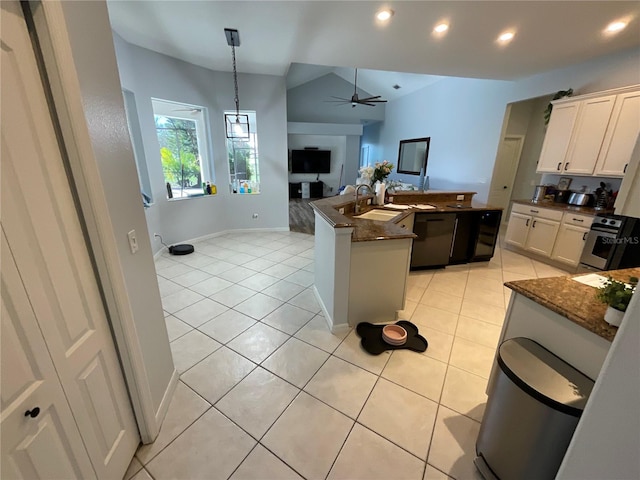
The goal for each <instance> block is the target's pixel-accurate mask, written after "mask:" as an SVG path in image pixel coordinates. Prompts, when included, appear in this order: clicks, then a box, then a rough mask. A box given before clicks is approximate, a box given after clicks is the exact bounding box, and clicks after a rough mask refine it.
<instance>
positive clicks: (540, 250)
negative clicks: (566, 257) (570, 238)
mask: <svg viewBox="0 0 640 480" xmlns="http://www.w3.org/2000/svg"><path fill="white" fill-rule="evenodd" d="M559 228H560V222H554V221H553V220H547V219H546V218H536V217H534V218H533V219H532V220H531V227H530V228H529V235H528V236H527V243H526V245H525V248H526V249H527V250H530V251H532V252H535V253H537V254H539V255H543V256H545V257H550V256H551V251H552V250H553V245H554V244H555V242H556V236H557V235H558V229H559Z"/></svg>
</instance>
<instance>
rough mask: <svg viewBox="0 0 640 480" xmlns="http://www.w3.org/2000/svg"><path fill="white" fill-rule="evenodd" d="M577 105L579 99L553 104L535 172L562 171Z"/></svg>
mask: <svg viewBox="0 0 640 480" xmlns="http://www.w3.org/2000/svg"><path fill="white" fill-rule="evenodd" d="M579 107H580V102H579V101H578V102H571V103H562V104H560V105H554V106H553V110H552V111H551V119H550V120H549V125H547V133H546V134H545V136H544V142H543V143H542V151H541V152H540V160H539V161H538V166H537V168H536V172H540V173H545V172H551V173H553V172H557V173H560V172H561V171H562V168H563V166H564V162H565V157H566V155H567V152H568V150H569V141H570V140H571V133H572V132H573V126H574V124H575V123H576V118H577V117H578V110H579Z"/></svg>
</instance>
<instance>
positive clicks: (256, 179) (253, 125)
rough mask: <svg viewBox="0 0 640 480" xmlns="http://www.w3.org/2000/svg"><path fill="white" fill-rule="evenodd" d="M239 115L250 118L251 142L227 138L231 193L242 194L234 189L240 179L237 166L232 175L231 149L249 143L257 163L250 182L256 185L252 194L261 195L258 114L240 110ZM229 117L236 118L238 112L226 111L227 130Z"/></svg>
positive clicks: (253, 111) (224, 115)
mask: <svg viewBox="0 0 640 480" xmlns="http://www.w3.org/2000/svg"><path fill="white" fill-rule="evenodd" d="M238 113H240V115H247V116H248V118H249V140H243V139H234V138H225V140H226V142H225V150H226V160H227V168H228V172H229V184H230V186H231V193H236V194H241V191H240V189H239V188H238V189H235V191H234V187H235V186H236V183H235V182H236V180H238V179H237V173H236V172H235V165H234V172H233V173H231V163H230V162H229V155H230V153H231V150H230V148H229V147H230V145H233V144H234V143H249V144H250V147H249V148H248V150H252V151H253V157H254V159H255V161H254V162H253V163H254V165H253V166H254V167H255V168H254V173H253V178H252V179H251V180H248V181H249V182H252V183H253V184H254V188H253V191H252V192H251V194H259V193H260V191H261V180H260V178H261V175H260V149H259V141H258V127H257V123H258V120H257V113H256V111H255V110H240V111H239V112H238ZM227 115H232V116H235V115H236V111H235V110H225V111H224V112H223V119H225V122H224V123H225V129H226V128H227V126H226V116H227ZM225 137H226V135H225ZM246 193H247V192H243V193H242V194H246Z"/></svg>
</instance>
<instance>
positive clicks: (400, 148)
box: [396, 137, 431, 175]
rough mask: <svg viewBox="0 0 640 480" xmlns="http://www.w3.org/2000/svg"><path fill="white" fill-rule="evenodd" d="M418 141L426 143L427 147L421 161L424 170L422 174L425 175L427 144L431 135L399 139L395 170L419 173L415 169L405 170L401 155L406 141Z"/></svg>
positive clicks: (411, 173)
mask: <svg viewBox="0 0 640 480" xmlns="http://www.w3.org/2000/svg"><path fill="white" fill-rule="evenodd" d="M420 142H424V143H426V144H427V148H426V149H425V151H424V159H423V161H422V168H424V172H423V174H424V175H426V173H427V161H428V160H429V144H430V143H431V137H423V138H411V139H408V140H400V147H399V148H398V167H397V168H396V171H397V172H398V173H405V174H408V175H420V170H418V171H415V170H407V169H405V168H402V163H403V162H402V160H403V158H402V155H403V150H404V149H403V147H404V145H405V144H407V143H420Z"/></svg>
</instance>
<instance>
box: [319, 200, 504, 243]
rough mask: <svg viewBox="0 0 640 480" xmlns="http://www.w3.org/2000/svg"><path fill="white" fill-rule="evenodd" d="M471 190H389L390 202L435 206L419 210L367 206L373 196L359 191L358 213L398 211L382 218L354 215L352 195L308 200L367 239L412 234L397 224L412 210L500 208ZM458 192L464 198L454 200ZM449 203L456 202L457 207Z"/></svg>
mask: <svg viewBox="0 0 640 480" xmlns="http://www.w3.org/2000/svg"><path fill="white" fill-rule="evenodd" d="M474 194H475V192H443V191H439V190H436V191H427V192H415V191H414V192H397V193H390V194H389V197H390V199H391V198H393V203H395V204H399V205H412V204H429V205H433V206H434V207H436V208H434V209H429V210H422V209H418V208H409V209H406V210H394V209H393V208H385V207H384V206H382V205H371V206H368V205H366V200H367V199H370V198H373V196H372V195H361V196H360V197H359V198H361V199H362V203H361V207H362V211H361V212H360V213H365V212H367V211H369V210H373V209H374V208H375V209H383V210H388V211H397V213H398V214H397V215H396V217H394V218H392V219H391V220H388V221H384V222H383V221H377V220H367V219H361V218H358V217H357V216H355V215H354V207H355V195H338V196H335V197H328V198H323V199H321V200H316V201H314V202H310V205H311V207H312V208H313V209H314V211H316V212H317V213H318V214H319V215H320V216H322V217H323V218H324V219H325V220H326V221H327V223H329V225H331V226H332V227H333V228H347V227H351V228H353V229H354V230H353V233H352V236H351V239H352V241H354V242H366V241H374V240H392V239H398V238H415V237H416V235H415V234H414V233H413V232H411V231H409V230H407V229H405V228H403V227H401V226H400V225H399V223H401V222H402V220H403V219H404V218H405V217H407V216H409V215H411V214H412V213H457V212H460V211H474V210H475V211H478V210H502V209H501V208H498V207H492V206H490V205H485V204H483V203H478V202H474V201H472V197H473V195H474ZM458 195H464V196H465V200H461V201H457V200H456V198H457V196H458ZM359 203H360V202H359ZM363 203H364V205H363ZM449 205H456V207H452V206H449ZM458 205H459V206H458ZM340 209H344V213H340V212H339V210H340Z"/></svg>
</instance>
